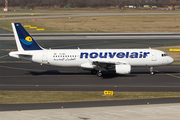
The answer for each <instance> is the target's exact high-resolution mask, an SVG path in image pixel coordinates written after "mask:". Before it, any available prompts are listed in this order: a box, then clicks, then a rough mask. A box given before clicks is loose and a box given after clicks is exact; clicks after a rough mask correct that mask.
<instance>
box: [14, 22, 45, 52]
mask: <svg viewBox="0 0 180 120" xmlns="http://www.w3.org/2000/svg"><path fill="white" fill-rule="evenodd" d="M12 28H13V31H14V37H15V40H16V45H17V49H18V51H26V50H42V49H43V48H42V47H41V46H39V45H38V44H37V43H36V41H35V40H34V39H33V38H32V37H31V35H30V34H29V33H28V32H27V31H26V30H25V29H24V27H23V26H22V25H21V24H20V23H12Z"/></svg>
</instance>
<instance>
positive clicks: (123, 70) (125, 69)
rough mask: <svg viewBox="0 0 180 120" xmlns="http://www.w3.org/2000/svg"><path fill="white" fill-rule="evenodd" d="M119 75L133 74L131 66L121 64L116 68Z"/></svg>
mask: <svg viewBox="0 0 180 120" xmlns="http://www.w3.org/2000/svg"><path fill="white" fill-rule="evenodd" d="M115 68H116V73H117V74H129V73H130V72H131V65H129V64H128V63H121V64H119V65H116V66H115Z"/></svg>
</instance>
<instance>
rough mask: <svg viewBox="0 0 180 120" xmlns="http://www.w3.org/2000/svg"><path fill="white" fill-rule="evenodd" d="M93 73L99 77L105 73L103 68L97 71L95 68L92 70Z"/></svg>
mask: <svg viewBox="0 0 180 120" xmlns="http://www.w3.org/2000/svg"><path fill="white" fill-rule="evenodd" d="M91 74H93V75H95V74H96V75H97V76H98V77H101V76H102V75H103V74H102V72H101V70H99V71H97V70H95V69H93V70H91Z"/></svg>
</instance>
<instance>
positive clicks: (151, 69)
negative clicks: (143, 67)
mask: <svg viewBox="0 0 180 120" xmlns="http://www.w3.org/2000/svg"><path fill="white" fill-rule="evenodd" d="M149 70H150V74H151V75H154V68H153V67H149Z"/></svg>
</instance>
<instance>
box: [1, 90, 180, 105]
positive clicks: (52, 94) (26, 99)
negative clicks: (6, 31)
mask: <svg viewBox="0 0 180 120" xmlns="http://www.w3.org/2000/svg"><path fill="white" fill-rule="evenodd" d="M175 97H180V92H114V96H103V91H102V92H101V91H0V104H25V103H56V102H82V101H105V100H133V99H157V98H175Z"/></svg>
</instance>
